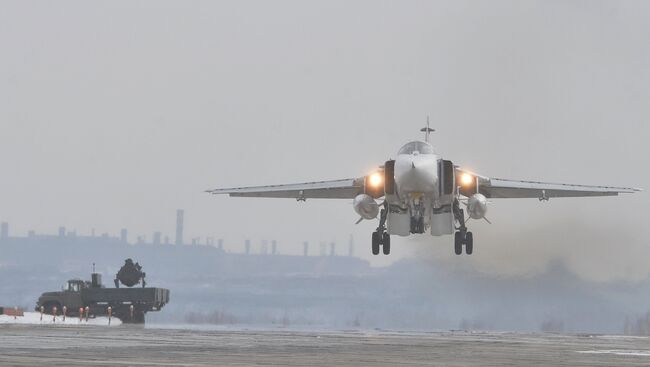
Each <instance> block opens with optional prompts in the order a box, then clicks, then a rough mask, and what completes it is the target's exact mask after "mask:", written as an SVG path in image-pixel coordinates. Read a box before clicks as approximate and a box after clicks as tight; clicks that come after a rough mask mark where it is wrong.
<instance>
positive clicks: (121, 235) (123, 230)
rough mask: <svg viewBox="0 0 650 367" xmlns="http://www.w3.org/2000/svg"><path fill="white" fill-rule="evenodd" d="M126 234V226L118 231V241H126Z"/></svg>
mask: <svg viewBox="0 0 650 367" xmlns="http://www.w3.org/2000/svg"><path fill="white" fill-rule="evenodd" d="M127 234H128V232H127V231H126V228H122V230H121V231H120V241H121V242H122V243H126V242H127V241H128V240H127Z"/></svg>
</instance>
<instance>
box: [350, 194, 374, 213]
mask: <svg viewBox="0 0 650 367" xmlns="http://www.w3.org/2000/svg"><path fill="white" fill-rule="evenodd" d="M352 206H353V207H354V211H355V212H357V214H359V215H360V216H361V218H363V219H375V218H377V215H378V214H379V205H378V204H377V202H376V201H375V199H373V198H372V197H371V196H370V195H367V194H359V195H357V196H356V197H355V198H354V201H353V202H352Z"/></svg>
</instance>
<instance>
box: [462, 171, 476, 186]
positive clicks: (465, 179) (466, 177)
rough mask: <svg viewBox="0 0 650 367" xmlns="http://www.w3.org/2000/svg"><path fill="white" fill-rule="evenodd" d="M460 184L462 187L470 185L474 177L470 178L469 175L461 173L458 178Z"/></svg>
mask: <svg viewBox="0 0 650 367" xmlns="http://www.w3.org/2000/svg"><path fill="white" fill-rule="evenodd" d="M460 183H461V184H462V185H463V186H467V185H471V184H472V183H474V177H472V175H470V174H469V173H463V174H462V175H461V176H460Z"/></svg>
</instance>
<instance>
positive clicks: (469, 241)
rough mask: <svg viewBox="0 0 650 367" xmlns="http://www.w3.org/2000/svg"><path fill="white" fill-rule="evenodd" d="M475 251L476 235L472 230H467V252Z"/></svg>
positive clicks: (468, 253)
mask: <svg viewBox="0 0 650 367" xmlns="http://www.w3.org/2000/svg"><path fill="white" fill-rule="evenodd" d="M473 251H474V235H472V232H467V234H466V235H465V253H466V254H467V255H471V254H472V252H473Z"/></svg>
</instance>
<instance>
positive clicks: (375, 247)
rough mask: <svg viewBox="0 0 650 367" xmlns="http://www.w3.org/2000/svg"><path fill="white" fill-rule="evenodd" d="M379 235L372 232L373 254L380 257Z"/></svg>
mask: <svg viewBox="0 0 650 367" xmlns="http://www.w3.org/2000/svg"><path fill="white" fill-rule="evenodd" d="M379 239H380V238H379V233H378V232H372V254H373V255H379Z"/></svg>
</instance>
